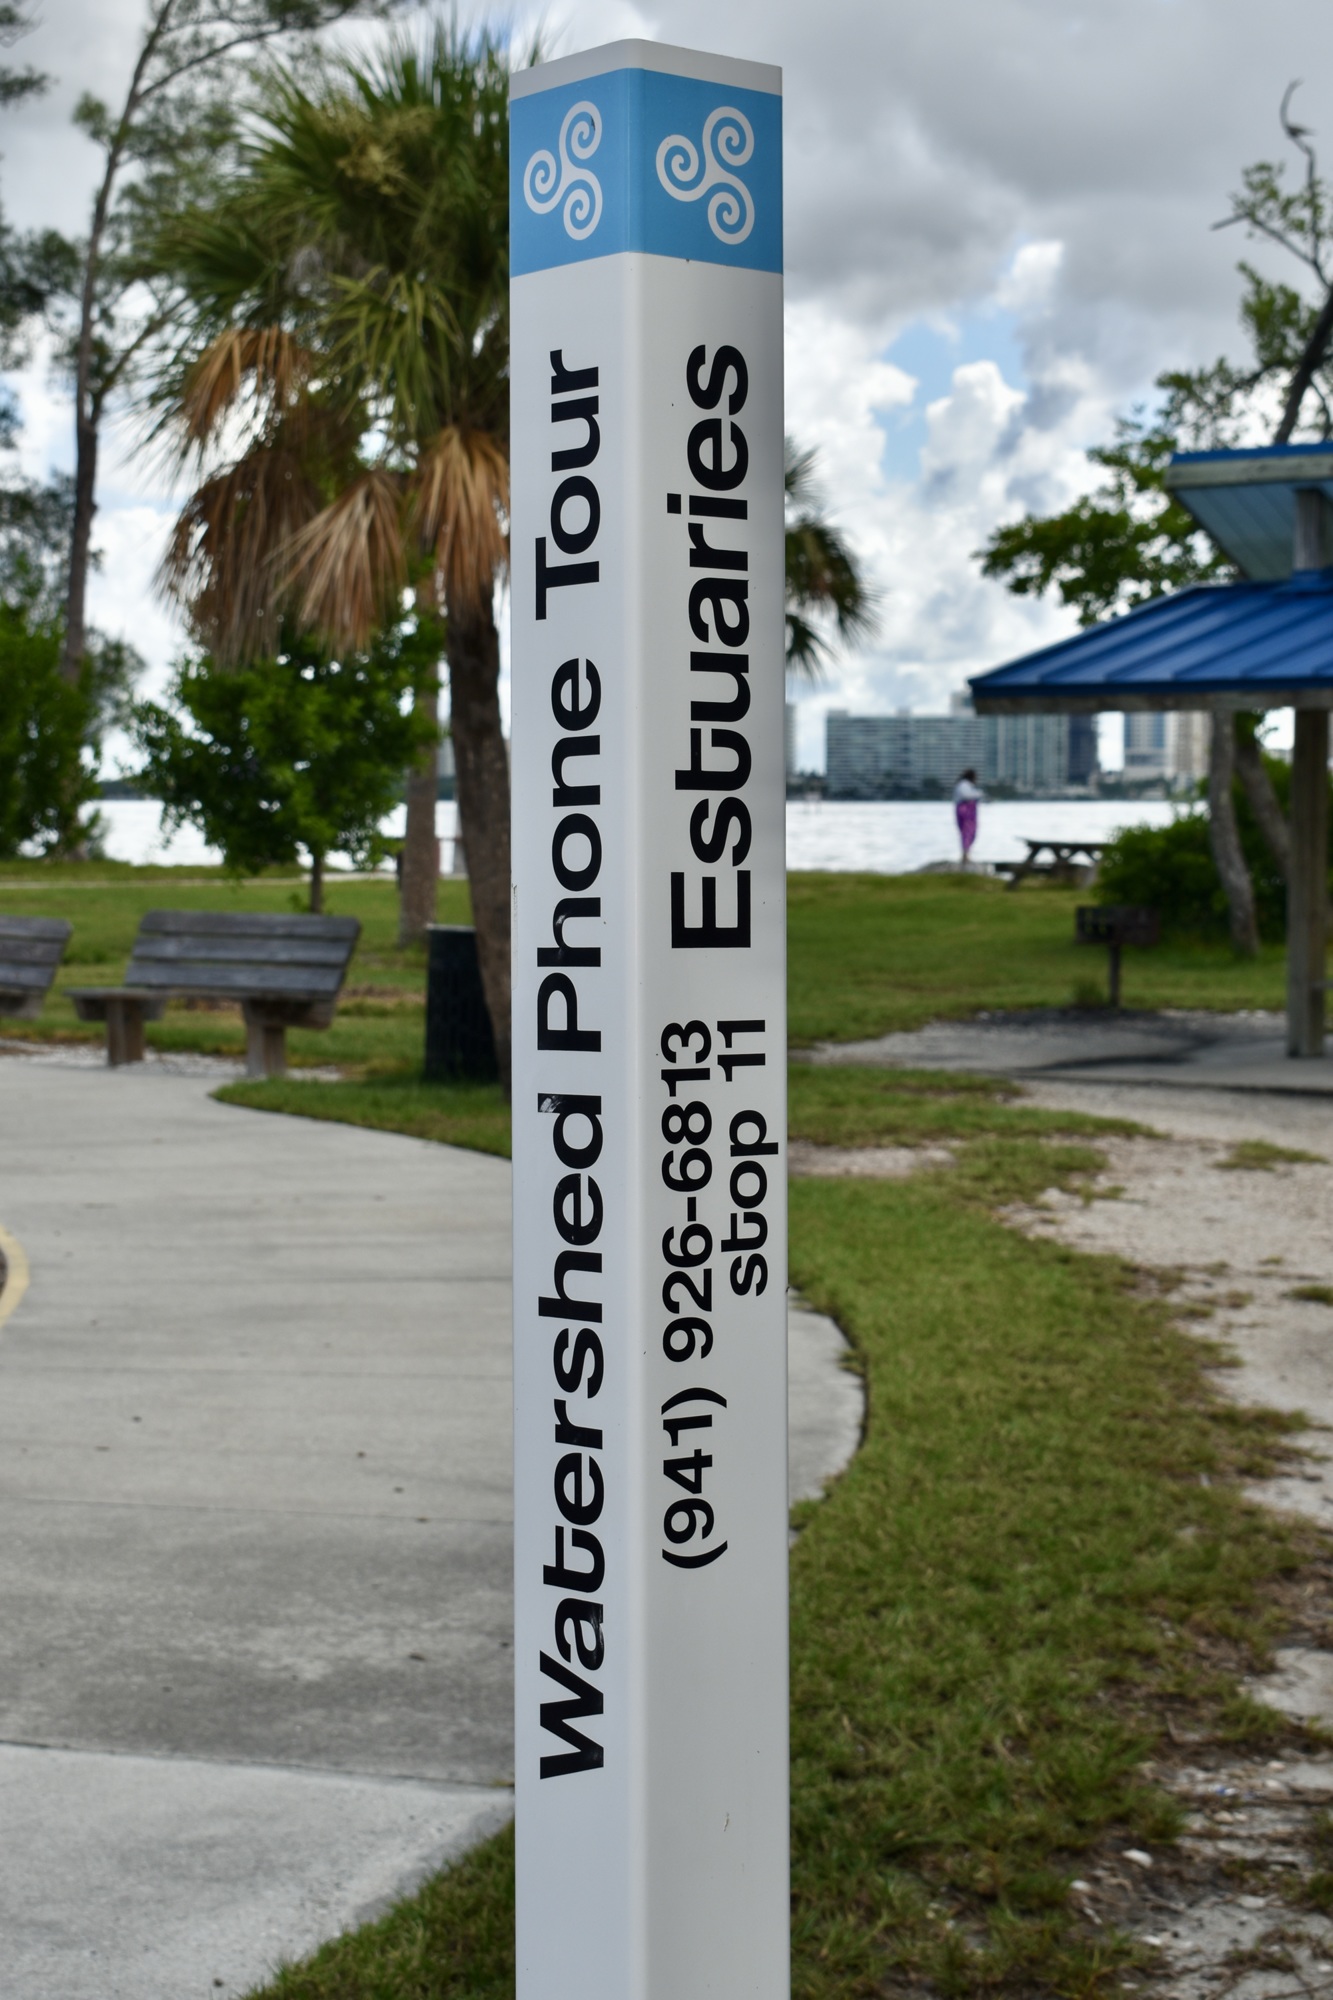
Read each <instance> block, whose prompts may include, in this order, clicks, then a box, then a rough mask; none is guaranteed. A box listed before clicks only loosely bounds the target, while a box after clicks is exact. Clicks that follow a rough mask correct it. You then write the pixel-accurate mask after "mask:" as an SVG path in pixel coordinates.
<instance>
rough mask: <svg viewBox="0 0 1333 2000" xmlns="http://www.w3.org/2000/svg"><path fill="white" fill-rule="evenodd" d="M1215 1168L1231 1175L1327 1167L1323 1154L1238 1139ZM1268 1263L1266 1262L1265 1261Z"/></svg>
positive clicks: (1253, 1140) (1254, 1140)
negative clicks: (1307, 1167)
mask: <svg viewBox="0 0 1333 2000" xmlns="http://www.w3.org/2000/svg"><path fill="white" fill-rule="evenodd" d="M1213 1165H1214V1166H1215V1167H1219V1168H1222V1169H1223V1170H1224V1171H1226V1172H1230V1173H1261V1174H1263V1173H1271V1172H1272V1171H1273V1168H1274V1167H1282V1166H1293V1167H1299V1166H1327V1165H1328V1160H1327V1158H1326V1156H1325V1155H1324V1154H1323V1153H1303V1152H1302V1151H1301V1150H1300V1148H1299V1146H1272V1145H1270V1144H1269V1142H1268V1140H1267V1139H1238V1140H1237V1141H1236V1143H1235V1145H1234V1146H1233V1147H1232V1148H1231V1151H1230V1152H1229V1153H1228V1154H1227V1156H1226V1158H1225V1159H1224V1160H1214V1161H1213ZM1265 1261H1266V1260H1265Z"/></svg>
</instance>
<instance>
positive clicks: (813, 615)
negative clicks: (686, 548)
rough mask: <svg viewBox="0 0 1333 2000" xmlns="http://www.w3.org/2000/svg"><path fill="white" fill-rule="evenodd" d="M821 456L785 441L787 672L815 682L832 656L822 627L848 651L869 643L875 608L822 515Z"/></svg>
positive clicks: (845, 547) (853, 560) (855, 564)
mask: <svg viewBox="0 0 1333 2000" xmlns="http://www.w3.org/2000/svg"><path fill="white" fill-rule="evenodd" d="M818 456H819V455H818V453H817V452H816V451H815V450H813V449H808V450H805V451H801V450H799V449H798V448H797V446H796V444H795V443H794V441H793V440H792V439H791V438H788V439H787V443H786V450H785V452H784V455H783V489H784V492H785V495H786V502H787V510H786V511H787V540H786V550H785V563H786V580H787V671H788V673H792V674H796V675H801V676H804V677H805V678H806V679H807V680H812V681H817V680H819V679H820V678H821V676H822V674H823V671H824V665H825V662H826V661H827V660H828V658H829V655H830V653H831V651H832V647H831V645H830V642H829V640H828V638H827V636H826V631H821V629H820V626H821V624H822V625H823V626H824V627H825V628H827V625H828V624H829V622H830V621H831V622H832V625H833V628H834V631H835V632H836V633H837V636H838V638H839V639H840V640H842V641H843V643H844V644H847V645H850V644H854V643H855V641H856V640H858V639H868V638H869V637H870V636H871V634H872V633H873V632H874V630H875V625H876V603H877V599H876V596H875V593H874V591H872V590H871V589H870V587H869V586H868V585H867V583H866V581H865V578H864V576H863V575H862V573H861V565H860V563H859V561H858V560H857V557H856V556H855V554H854V553H853V551H852V549H851V547H850V546H849V544H848V543H847V542H846V541H845V540H844V538H843V536H842V535H841V534H840V533H839V531H838V529H837V528H835V527H833V526H832V525H831V523H830V522H829V520H828V519H827V517H826V515H825V513H824V496H823V494H822V492H821V491H820V487H819V481H818V479H817V477H816V473H815V466H816V463H817V460H818Z"/></svg>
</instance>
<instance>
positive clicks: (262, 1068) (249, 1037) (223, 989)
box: [70, 910, 361, 1076]
mask: <svg viewBox="0 0 1333 2000" xmlns="http://www.w3.org/2000/svg"><path fill="white" fill-rule="evenodd" d="M360 934H361V926H360V924H359V923H358V922H357V920H356V918H355V917H298V916H290V917H283V916H266V915H255V916H240V915H231V914H222V913H215V912H212V911H204V910H150V911H149V912H148V915H147V916H146V917H145V918H144V920H143V922H142V923H141V924H140V926H139V934H138V936H137V937H136V938H135V940H134V951H133V953H132V955H131V957H130V962H129V965H128V966H127V967H126V971H125V984H124V985H123V986H83V987H74V988H72V989H71V991H70V998H71V999H72V1000H73V1002H74V1006H75V1010H76V1011H77V1013H78V1016H79V1019H80V1020H81V1021H105V1022H106V1056H107V1061H108V1062H109V1063H113V1064H117V1063H132V1062H142V1061H143V1048H144V1042H143V1030H144V1023H145V1021H156V1020H159V1019H160V1018H161V1015H162V1010H163V1008H164V1007H165V1006H166V1003H167V1001H168V1000H170V999H175V998H178V997H185V996H188V997H190V998H193V999H200V1000H237V1001H239V1002H240V1005H241V1011H242V1013H243V1014H244V1016H245V1067H246V1074H247V1075H249V1076H282V1075H284V1074H285V1073H286V1069H287V1030H288V1028H327V1027H329V1026H330V1025H331V1024H332V1021H333V1013H334V1008H335V1007H336V1005H337V1001H338V994H339V991H340V990H341V987H342V983H343V980H344V978H345V977H346V975H347V967H348V963H349V961H350V960H351V956H352V952H353V951H354V949H355V947H356V941H357V938H358V937H359V936H360Z"/></svg>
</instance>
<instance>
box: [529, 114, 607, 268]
mask: <svg viewBox="0 0 1333 2000" xmlns="http://www.w3.org/2000/svg"><path fill="white" fill-rule="evenodd" d="M601 143H602V114H601V112H600V111H599V110H598V109H597V106H596V105H595V104H589V103H587V102H586V101H585V102H584V103H582V104H575V105H572V106H571V107H570V109H569V110H568V111H567V112H566V113H565V117H564V123H563V124H562V125H561V127H560V161H559V165H557V164H556V161H555V158H554V156H553V155H552V154H550V153H548V152H547V150H546V148H545V147H544V146H543V147H542V148H540V150H539V151H537V152H535V153H534V154H533V156H532V158H531V159H530V160H529V161H528V164H527V166H526V167H525V168H524V170H523V199H524V200H525V201H526V202H527V204H528V207H529V208H530V209H531V210H532V212H533V214H534V215H549V214H550V213H551V210H552V209H553V208H555V207H557V206H558V205H559V204H560V203H561V202H563V203H564V205H565V215H564V222H565V230H566V233H567V234H568V235H570V236H572V237H573V238H574V239H575V241H576V242H581V241H582V239H583V238H584V237H585V236H591V235H592V232H593V230H594V229H596V227H597V225H598V223H599V222H600V221H601V219H602V184H601V182H600V181H599V180H598V178H597V176H596V174H594V173H592V172H590V170H589V169H588V168H587V167H585V166H579V165H576V164H575V162H576V161H582V160H590V159H591V158H592V156H593V154H594V153H595V152H596V151H597V148H598V147H599V146H600V145H601ZM571 154H572V155H573V158H572V159H571V158H570V155H571Z"/></svg>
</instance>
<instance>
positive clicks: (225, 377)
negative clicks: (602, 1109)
mask: <svg viewBox="0 0 1333 2000" xmlns="http://www.w3.org/2000/svg"><path fill="white" fill-rule="evenodd" d="M507 110H508V61H507V57H506V54H505V51H504V49H503V47H502V45H501V44H500V43H499V42H498V41H497V40H496V39H494V38H492V37H491V36H490V35H489V34H488V33H486V32H482V33H479V34H478V35H476V36H474V37H468V36H466V35H464V34H462V33H460V32H459V31H458V30H457V28H455V27H443V26H438V27H437V28H436V29H435V31H434V33H433V35H432V37H431V38H430V39H429V41H428V42H427V44H426V45H425V47H424V48H419V47H418V46H417V45H416V44H414V43H412V42H410V41H407V40H404V39H401V38H399V39H396V40H394V41H392V42H390V43H389V44H388V46H387V48H386V50H385V52H384V53H383V55H382V56H380V57H379V58H378V59H376V60H371V61H360V62H357V61H352V60H345V61H343V62H341V63H339V64H336V65H333V66H330V67H328V68H326V69H324V70H323V71H321V72H319V73H318V74H317V75H316V76H315V78H314V79H313V81H311V80H310V79H309V78H308V77H307V76H304V75H303V76H300V77H298V76H297V75H296V74H294V73H292V72H287V71H281V70H279V71H275V72H274V73H273V75H272V76H271V78H270V80H269V83H268V86H267V90H266V95H265V99H264V103H263V107H262V118H261V121H260V124H259V128H258V133H257V136H256V138H255V140H254V141H253V143H252V144H251V145H250V146H249V148H248V149H247V151H246V154H245V156H244V159H243V163H242V171H241V174H240V177H239V179H238V180H237V181H236V182H235V183H233V184H232V185H230V186H229V187H227V188H226V189H225V190H224V192H223V194H222V196H221V198H220V199H219V201H218V202H217V203H216V204H215V205H214V206H212V207H211V208H209V209H207V210H204V211H200V210H195V211H193V212H191V213H188V214H185V215H183V216H181V217H179V218H177V219H176V221H175V222H174V223H173V224H172V225H171V226H170V228H169V229H168V230H167V231H166V232H165V234H164V237H163V240H162V244H161V253H162V259H163V262H164V265H165V266H166V268H168V269H169V271H170V272H171V275H172V276H173V278H174V279H175V281H176V284H177V287H178V313H179V323H180V327H181V334H180V339H179V342H178V345H177V349H176V353H175V355H174V357H173V360H172V362H171V364H170V365H169V366H168V367H167V368H166V369H165V371H164V373H163V375H162V377H161V378H160V380H159V382H158V384H157V392H156V405H157V416H158V423H159V426H160V428H161V430H162V431H163V433H164V434H165V435H166V436H168V437H170V439H171V440H172V441H173V443H174V445H175V447H176V449H177V451H178V452H179V453H180V455H181V457H182V459H183V460H185V461H187V462H189V463H192V464H193V465H194V466H195V467H196V469H197V475H198V481H199V483H198V485H197V487H196V489H195V491H194V493H193V494H192V496H191V498H190V499H189V501H188V502H187V504H186V506H185V508H184V510H183V511H182V513H181V516H180V519H179V521H178V522H177V525H176V530H175V533H174V536H173V538H172V542H171V545H170V548H169V550H168V554H167V558H166V562H165V566H164V577H165V582H166V584H167V587H168V588H169V589H170V590H171V591H172V592H173V593H174V594H175V595H176V596H177V597H178V598H179V599H180V600H182V601H183V602H184V603H185V604H186V605H187V606H188V607H189V610H190V614H191V617H192V618H193V620H194V622H195V624H196V626H197V627H198V628H199V630H200V632H201V634H202V635H203V636H205V637H206V638H207V640H208V642H209V643H210V645H211V646H212V647H213V648H214V650H215V652H217V653H218V654H219V655H221V656H222V657H224V658H228V657H229V658H232V659H241V658H246V657H255V656H256V655H257V654H258V653H260V652H262V651H263V649H264V648H265V646H266V645H267V644H271V641H272V635H273V634H274V632H275V630H276V628H277V626H278V625H279V624H280V623H281V621H282V619H283V618H284V617H288V618H294V619H295V620H296V621H297V622H298V623H299V624H300V625H301V626H303V627H304V628H306V629H308V630H311V631H314V632H316V633H318V634H319V635H320V636H321V637H323V638H324V639H326V640H327V641H329V642H330V643H331V644H334V645H338V646H349V645H354V646H358V647H360V646H364V645H365V644H366V643H367V642H368V641H369V639H370V637H371V635H372V633H373V632H374V631H375V629H376V628H377V626H379V625H380V624H382V623H383V622H385V621H386V620H387V619H389V618H391V617H393V616H396V615H397V613H398V611H399V610H400V608H401V605H402V603H403V598H404V592H405V591H406V590H409V589H410V590H412V591H414V592H415V594H416V599H417V605H418V611H419V613H420V614H422V615H425V616H428V617H430V616H436V617H440V618H441V619H442V625H443V630H442V637H443V640H444V645H445V650H446V652H447V658H448V664H449V677H450V694H451V711H452V734H453V741H454V749H455V757H456V763H457V773H458V777H457V783H458V806H459V816H460V820H461V823H462V832H463V839H464V844H465V847H466V851H467V856H468V872H469V876H470V880H471V889H472V905H473V915H474V920H475V922H476V926H477V942H478V952H479V957H480V961H481V973H482V981H483V985H484V988H485V992H486V999H487V1005H488V1008H489V1012H490V1015H491V1021H492V1025H493V1027H494V1031H495V1040H496V1046H497V1050H498V1051H499V1054H500V1062H501V1069H502V1073H503V1075H504V1076H505V1077H506V1079H507V1077H508V1071H509V995H510V959H509V778H508V765H507V759H506V754H505V746H504V738H503V735H502V732H501V726H500V707H499V692H498V686H499V642H498V637H497V633H496V627H495V617H494V595H495V589H496V585H497V579H498V578H499V576H500V574H501V572H502V570H503V567H504V563H505V559H506V525H507V514H508V503H509V471H508V358H509V335H508V279H509V271H508V261H509V260H508V228H507V204H508V121H507ZM417 699H418V702H419V704H420V706H421V708H422V709H423V711H424V712H425V714H426V715H427V716H428V717H429V718H431V719H432V720H433V721H434V722H435V724H436V727H435V729H434V731H433V734H432V738H431V748H430V750H429V751H428V753H427V754H426V755H425V756H424V757H423V759H422V760H421V762H420V764H419V765H418V766H417V767H416V768H415V769H414V770H413V771H412V772H411V773H410V774H409V779H408V787H407V815H408V828H407V841H406V847H405V856H404V863H405V865H404V879H403V900H402V933H401V934H402V936H403V938H404V940H409V939H412V938H415V937H418V936H420V935H421V934H422V933H423V932H424V929H425V926H426V924H427V923H428V922H429V921H430V919H431V918H432V917H433V915H434V905H435V887H436V877H437V866H436V858H435V832H434V826H435V796H436V786H437V776H436V773H437V767H438V676H430V677H428V679H427V680H426V682H425V683H424V684H423V685H422V686H421V688H420V690H419V693H418V697H417Z"/></svg>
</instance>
